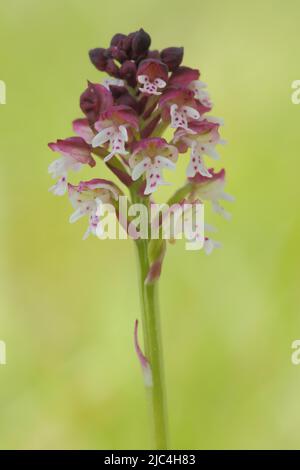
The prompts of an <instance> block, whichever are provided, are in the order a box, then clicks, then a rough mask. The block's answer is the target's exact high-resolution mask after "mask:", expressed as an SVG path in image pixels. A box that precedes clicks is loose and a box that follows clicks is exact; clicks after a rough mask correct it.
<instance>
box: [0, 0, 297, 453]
mask: <svg viewBox="0 0 300 470" xmlns="http://www.w3.org/2000/svg"><path fill="white" fill-rule="evenodd" d="M0 10H1V14H0V44H1V46H0V79H1V80H4V81H5V82H6V84H7V104H6V105H5V106H0V133H1V137H0V156H1V171H0V180H1V184H0V196H1V197H0V206H1V207H0V209H1V210H0V217H1V233H0V237H1V263H0V279H1V282H0V289H1V291H0V308H1V317H0V339H2V340H5V341H6V344H7V365H6V366H0V423H1V426H0V447H1V448H3V449H4V448H7V449H15V448H25V449H32V448H33V449H40V448H44V449H48V448H52V449H56V448H59V449H60V448H81V449H89V448H100V449H107V448H112V449H134V448H147V446H149V434H148V427H147V407H146V401H145V396H144V395H145V394H144V389H143V385H142V378H141V372H140V367H139V364H138V361H137V359H136V357H135V353H134V348H133V341H132V335H133V326H134V320H135V318H137V317H139V298H138V291H137V275H136V269H135V255H134V249H133V248H134V247H133V246H132V243H131V242H130V241H100V240H97V239H96V238H94V237H90V238H89V239H88V241H86V242H83V241H82V235H83V233H84V231H85V228H86V220H84V221H83V220H82V221H81V222H78V223H77V224H75V225H70V224H69V223H68V217H69V215H70V213H71V211H72V208H71V206H70V204H69V202H68V200H67V198H61V199H60V198H55V197H54V196H53V195H52V194H50V193H48V191H47V190H48V187H49V186H50V185H51V184H52V180H51V178H50V177H49V176H48V174H47V167H48V165H49V163H50V162H51V161H52V159H53V157H54V154H52V152H50V150H49V149H48V148H47V142H49V141H51V140H54V139H56V138H63V137H68V136H70V135H72V131H71V121H72V119H74V118H76V117H80V116H81V113H80V110H79V106H78V97H79V95H80V93H81V92H82V91H83V89H84V88H85V84H86V80H87V79H90V80H92V81H100V80H102V79H103V76H102V75H101V74H100V73H99V72H97V71H96V69H94V68H93V66H92V65H91V64H90V63H89V59H88V55H87V52H88V50H89V49H90V48H93V47H99V46H104V47H106V46H107V45H108V42H109V40H110V38H111V36H112V35H113V34H114V33H115V32H124V33H128V32H130V31H134V30H136V29H138V28H140V27H141V26H142V27H144V29H146V31H148V32H149V33H150V34H151V36H152V39H153V42H152V45H153V47H154V48H156V47H157V48H164V47H168V46H170V45H178V46H181V45H184V47H185V64H186V65H190V66H193V67H199V68H200V70H201V72H202V79H203V80H204V81H205V82H207V83H208V86H209V90H210V92H211V94H212V98H213V101H214V103H215V108H214V112H213V114H214V115H217V116H222V117H223V118H224V119H225V127H224V128H223V129H222V136H223V137H224V138H225V139H227V140H228V141H229V145H227V146H226V147H224V148H220V152H221V155H222V162H221V163H222V164H223V165H224V166H225V167H226V170H227V174H228V185H227V191H228V192H230V193H231V194H233V195H234V196H235V197H236V203H234V204H233V205H231V207H228V209H229V210H230V211H231V212H232V214H233V218H232V221H231V222H230V223H227V222H226V221H224V220H222V219H218V220H217V218H216V217H209V215H208V214H209V212H207V221H208V222H211V223H214V224H215V225H217V226H218V228H219V233H218V234H216V235H215V237H214V238H216V239H218V240H220V241H221V242H222V243H223V248H222V249H221V250H217V251H215V252H214V253H213V254H212V255H211V256H210V257H206V256H205V254H204V253H203V252H187V251H185V250H184V247H183V245H182V244H180V243H179V244H177V245H176V246H171V247H170V248H169V251H168V255H167V259H166V262H165V266H164V271H163V275H162V280H161V304H162V305H161V306H162V308H161V310H162V326H163V340H164V354H165V361H166V379H167V386H168V399H169V414H170V419H169V421H170V434H171V446H172V448H178V449H180V448H181V449H192V448H199V449H202V448H207V449H211V448H221V449H227V448H286V449H287V448H299V447H300V436H299V427H300V409H299V393H300V366H299V367H298V368H297V367H296V366H293V365H292V364H291V360H290V356H291V343H292V341H293V340H294V339H298V338H300V309H299V265H300V263H299V261H300V260H299V230H300V212H299V196H300V191H299V170H300V157H299V145H298V142H299V129H300V106H296V105H293V104H292V103H291V82H292V81H293V80H295V79H299V78H300V50H299V47H298V43H299V18H300V4H299V2H298V1H296V0H295V1H294V0H288V1H286V2H284V3H283V2H281V1H279V0H278V1H277V0H260V1H258V0H253V1H251V2H240V1H238V0H225V1H224V0H222V1H221V0H217V1H214V2H202V1H199V0H190V1H186V2H181V1H179V0H173V1H170V0H167V1H164V2H162V1H158V0H152V1H151V2H146V1H137V0H127V1H125V2H120V1H118V2H104V1H99V0H98V1H96V0H86V1H84V2H83V1H81V0H72V1H71V0H65V1H61V0H60V1H58V0H51V1H50V0H45V1H43V2H40V1H38V0H26V1H25V0H14V1H13V2H12V1H8V0H2V1H1V7H0ZM94 171H97V176H98V177H101V176H104V177H107V176H108V173H107V171H106V170H105V169H104V168H103V172H102V170H101V166H100V165H98V166H97V167H96V170H94ZM86 175H89V176H91V175H95V173H94V172H92V170H91V171H90V172H89V171H86V173H84V176H86ZM169 175H170V176H171V177H172V178H173V181H174V182H175V184H177V185H178V184H180V183H181V182H182V181H183V179H184V165H183V166H179V170H178V171H177V173H176V175H174V177H173V175H171V174H170V173H169ZM80 176H82V175H80ZM76 178H77V177H76ZM76 178H75V179H74V181H76ZM168 191H169V192H170V191H171V190H170V189H168V190H166V191H165V192H161V193H160V194H161V196H164V195H165V194H168ZM208 217H209V218H208Z"/></svg>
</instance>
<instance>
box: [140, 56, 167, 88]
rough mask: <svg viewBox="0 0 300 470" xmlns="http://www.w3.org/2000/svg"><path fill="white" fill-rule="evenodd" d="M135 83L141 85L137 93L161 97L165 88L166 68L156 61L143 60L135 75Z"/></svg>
mask: <svg viewBox="0 0 300 470" xmlns="http://www.w3.org/2000/svg"><path fill="white" fill-rule="evenodd" d="M136 77H137V81H138V82H139V83H140V84H141V86H140V87H139V91H140V92H141V93H145V94H146V95H157V96H159V95H161V93H162V91H161V90H162V89H164V88H165V87H166V86H167V82H168V67H167V66H166V65H165V64H164V63H163V62H161V61H160V60H157V59H146V60H143V61H142V62H141V63H140V65H139V68H138V70H137V73H136Z"/></svg>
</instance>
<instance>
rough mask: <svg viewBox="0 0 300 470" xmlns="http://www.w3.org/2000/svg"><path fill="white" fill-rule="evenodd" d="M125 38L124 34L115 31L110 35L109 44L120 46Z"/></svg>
mask: <svg viewBox="0 0 300 470" xmlns="http://www.w3.org/2000/svg"><path fill="white" fill-rule="evenodd" d="M126 38H127V36H126V34H122V33H117V34H115V35H114V36H113V37H112V39H111V41H110V45H111V46H115V47H121V45H122V42H123V40H124V39H126Z"/></svg>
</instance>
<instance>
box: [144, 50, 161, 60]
mask: <svg viewBox="0 0 300 470" xmlns="http://www.w3.org/2000/svg"><path fill="white" fill-rule="evenodd" d="M147 59H155V60H160V53H159V51H157V50H155V51H149V52H148V55H147Z"/></svg>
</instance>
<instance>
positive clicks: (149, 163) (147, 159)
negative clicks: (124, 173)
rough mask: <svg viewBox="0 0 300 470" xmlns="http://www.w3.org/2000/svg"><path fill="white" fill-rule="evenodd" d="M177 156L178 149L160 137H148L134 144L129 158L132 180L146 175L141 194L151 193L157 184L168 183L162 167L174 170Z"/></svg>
mask: <svg viewBox="0 0 300 470" xmlns="http://www.w3.org/2000/svg"><path fill="white" fill-rule="evenodd" d="M177 158H178V150H177V148H176V147H175V146H173V145H170V144H168V143H167V141H166V140H165V139H163V138H160V137H148V138H146V139H142V140H141V141H139V142H137V143H136V144H135V145H134V150H133V153H132V155H131V157H130V158H129V165H130V168H131V169H132V175H131V177H132V180H133V181H136V180H138V179H139V178H140V177H141V176H142V175H145V176H146V187H145V189H143V194H144V195H147V194H151V193H153V192H154V191H156V190H157V188H158V187H159V186H163V185H168V184H169V183H167V182H166V181H165V180H164V178H163V174H162V171H163V169H165V168H166V169H169V170H174V169H175V163H176V161H177Z"/></svg>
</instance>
